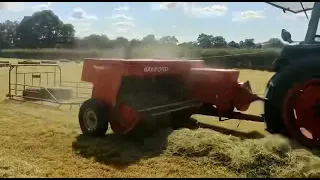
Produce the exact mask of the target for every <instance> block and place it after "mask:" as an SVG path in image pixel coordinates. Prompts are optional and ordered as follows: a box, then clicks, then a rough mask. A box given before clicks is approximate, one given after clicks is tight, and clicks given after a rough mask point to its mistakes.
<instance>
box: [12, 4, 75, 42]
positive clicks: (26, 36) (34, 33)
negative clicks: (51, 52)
mask: <svg viewBox="0 0 320 180" xmlns="http://www.w3.org/2000/svg"><path fill="white" fill-rule="evenodd" d="M16 32H17V40H18V43H17V46H18V47H24V48H53V47H55V46H56V44H57V43H67V42H68V43H69V42H71V41H72V40H73V38H74V34H75V30H74V27H73V26H72V25H71V24H63V22H62V21H61V20H60V19H59V17H58V16H57V15H55V14H54V13H53V12H52V11H51V10H43V11H38V12H35V13H34V14H33V15H32V16H25V17H24V18H23V20H22V21H21V22H20V24H19V25H18V26H17V28H16Z"/></svg>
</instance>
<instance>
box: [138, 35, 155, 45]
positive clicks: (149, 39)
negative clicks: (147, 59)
mask: <svg viewBox="0 0 320 180" xmlns="http://www.w3.org/2000/svg"><path fill="white" fill-rule="evenodd" d="M141 42H142V43H144V44H154V43H156V42H157V40H156V37H155V35H153V34H149V35H147V36H146V37H144V38H142V40H141Z"/></svg>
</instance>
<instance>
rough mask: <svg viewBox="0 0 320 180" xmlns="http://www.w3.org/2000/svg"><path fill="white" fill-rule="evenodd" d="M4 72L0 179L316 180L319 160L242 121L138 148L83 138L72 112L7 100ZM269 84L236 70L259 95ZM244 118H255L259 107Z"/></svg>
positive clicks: (111, 139) (151, 140)
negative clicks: (309, 179)
mask: <svg viewBox="0 0 320 180" xmlns="http://www.w3.org/2000/svg"><path fill="white" fill-rule="evenodd" d="M0 60H8V59H0ZM10 61H11V62H16V61H17V60H16V59H10ZM60 65H61V67H62V71H63V79H64V80H72V81H79V80H80V74H81V69H82V64H76V63H62V64H60ZM7 71H8V68H1V69H0V82H1V86H0V100H1V103H0V114H1V115H0V124H1V126H0V138H1V141H0V145H1V146H0V147H1V148H0V154H1V156H0V177H320V161H319V157H318V156H319V154H320V153H319V152H316V151H314V152H310V151H308V150H306V149H304V148H302V147H300V146H299V145H297V144H296V143H294V142H291V141H288V140H287V139H285V138H283V137H280V136H271V135H269V134H268V133H267V132H265V131H264V124H263V123H254V122H245V121H242V122H241V123H240V126H239V128H237V125H238V122H239V121H238V120H230V121H225V122H218V121H217V118H213V117H208V116H195V117H196V118H197V119H198V120H199V121H204V122H207V123H210V124H212V125H215V126H216V127H217V131H211V130H205V129H198V130H194V131H192V130H187V129H182V130H178V131H172V130H170V129H168V130H166V131H162V132H157V133H155V134H154V135H153V136H152V137H146V138H145V139H144V140H143V141H142V142H132V141H130V140H128V139H125V138H123V137H119V136H116V135H113V134H111V133H110V132H108V134H107V135H106V136H105V137H104V138H85V137H83V136H81V135H80V128H79V125H78V119H77V113H78V108H77V107H74V108H72V109H71V110H69V109H68V108H62V109H60V110H59V109H56V108H51V107H46V106H40V105H36V104H31V103H25V102H24V103H22V102H18V101H8V100H6V99H5V94H6V93H7V91H8V87H7V83H8V73H7ZM271 76H272V74H271V73H269V72H262V71H252V70H241V77H240V79H241V80H242V81H245V80H250V81H251V84H252V86H253V87H252V88H253V90H254V91H255V92H256V93H258V94H261V95H262V94H263V92H264V88H265V85H266V83H267V81H268V80H269V78H270V77H271ZM248 112H249V113H254V114H260V113H261V112H262V104H261V103H254V104H252V106H251V108H250V109H249V110H248Z"/></svg>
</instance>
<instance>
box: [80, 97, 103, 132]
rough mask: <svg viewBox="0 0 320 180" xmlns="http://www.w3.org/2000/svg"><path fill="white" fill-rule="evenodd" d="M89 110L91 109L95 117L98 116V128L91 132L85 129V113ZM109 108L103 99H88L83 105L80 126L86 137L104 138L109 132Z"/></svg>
mask: <svg viewBox="0 0 320 180" xmlns="http://www.w3.org/2000/svg"><path fill="white" fill-rule="evenodd" d="M87 108H91V109H92V110H93V111H94V112H95V115H96V116H97V121H98V122H97V127H96V129H95V130H94V131H92V132H90V131H88V130H87V129H86V128H85V125H84V122H83V115H84V114H83V113H84V111H85V110H86V109H87ZM107 110H108V107H107V106H106V105H105V103H104V101H103V100H101V99H88V100H86V101H84V102H83V103H82V104H81V107H80V110H79V115H78V119H79V125H80V128H81V131H82V133H83V134H84V135H89V136H104V135H105V134H106V132H107V130H108V126H109V122H108V111H107Z"/></svg>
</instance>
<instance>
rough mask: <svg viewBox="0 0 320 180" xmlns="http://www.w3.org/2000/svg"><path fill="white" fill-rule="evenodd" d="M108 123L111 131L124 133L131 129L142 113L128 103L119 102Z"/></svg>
mask: <svg viewBox="0 0 320 180" xmlns="http://www.w3.org/2000/svg"><path fill="white" fill-rule="evenodd" d="M114 113H115V114H114V115H113V116H112V118H111V121H110V124H111V128H112V131H113V132H115V133H117V134H126V133H127V132H129V131H130V130H132V129H133V128H134V127H135V125H136V124H137V123H138V121H139V120H140V119H141V117H142V115H141V114H139V113H138V112H137V111H136V110H135V109H134V108H132V107H131V106H129V105H128V104H124V103H122V104H120V105H119V106H118V108H117V111H114Z"/></svg>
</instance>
